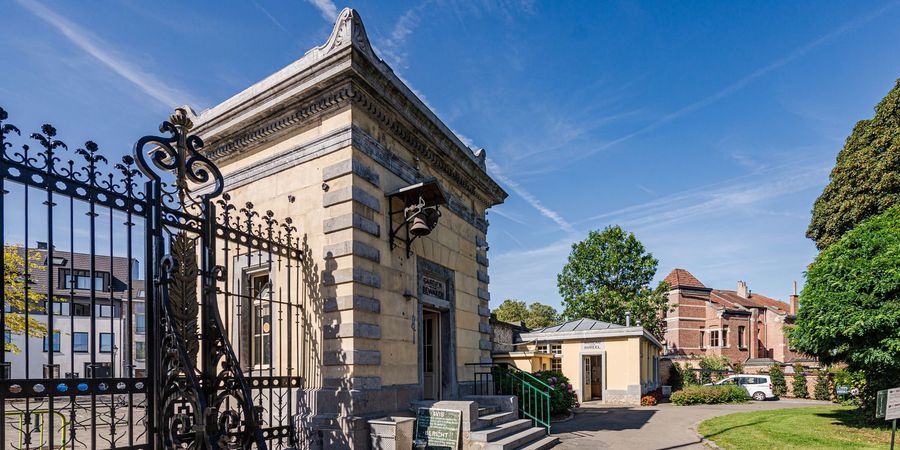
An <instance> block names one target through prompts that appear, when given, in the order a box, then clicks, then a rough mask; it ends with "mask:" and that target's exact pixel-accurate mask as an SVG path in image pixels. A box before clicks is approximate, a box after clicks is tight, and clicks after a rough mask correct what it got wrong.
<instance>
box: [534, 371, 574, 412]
mask: <svg viewBox="0 0 900 450" xmlns="http://www.w3.org/2000/svg"><path fill="white" fill-rule="evenodd" d="M533 375H534V376H535V377H537V378H538V379H539V380H541V381H543V382H544V383H547V384H548V385H550V414H552V415H554V416H559V415H563V414H567V413H568V412H569V411H571V410H572V408H575V407H577V406H581V405H579V403H578V398H577V397H576V396H575V390H574V389H572V384H571V383H569V379H568V378H567V377H566V376H565V375H563V374H562V372H558V371H555V370H542V371H539V372H535V373H534V374H533ZM519 401H521V399H520V400H519Z"/></svg>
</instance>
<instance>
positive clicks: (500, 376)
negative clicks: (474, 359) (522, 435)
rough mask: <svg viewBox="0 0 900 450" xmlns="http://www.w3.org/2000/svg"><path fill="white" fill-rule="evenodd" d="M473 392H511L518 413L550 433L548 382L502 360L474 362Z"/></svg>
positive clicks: (504, 393) (482, 393) (507, 393)
mask: <svg viewBox="0 0 900 450" xmlns="http://www.w3.org/2000/svg"><path fill="white" fill-rule="evenodd" d="M468 365H469V366H472V367H474V371H473V380H472V381H473V392H474V394H475V395H515V396H516V397H517V398H518V400H519V401H518V403H519V417H521V418H524V419H531V421H532V423H533V424H534V426H540V427H543V428H544V429H545V430H546V432H547V434H550V412H551V411H550V391H551V388H550V386H549V385H548V384H547V383H545V382H544V381H542V380H541V379H539V378H538V377H536V376H534V375H533V374H531V373H529V372H526V371H524V370H521V369H519V368H517V367H515V366H512V365H509V364H506V363H474V364H468Z"/></svg>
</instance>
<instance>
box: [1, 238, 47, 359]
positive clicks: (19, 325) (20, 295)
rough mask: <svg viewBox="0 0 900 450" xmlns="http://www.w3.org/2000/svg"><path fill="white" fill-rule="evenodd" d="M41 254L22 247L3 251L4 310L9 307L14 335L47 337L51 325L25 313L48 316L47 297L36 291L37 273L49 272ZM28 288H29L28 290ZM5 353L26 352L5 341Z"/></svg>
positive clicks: (11, 331)
mask: <svg viewBox="0 0 900 450" xmlns="http://www.w3.org/2000/svg"><path fill="white" fill-rule="evenodd" d="M42 263H43V261H42V260H41V254H40V253H38V252H28V254H27V256H26V252H25V249H24V248H23V247H22V246H17V245H8V246H6V247H4V248H3V293H4V294H3V307H4V308H7V311H8V312H7V313H6V329H7V330H8V331H9V332H10V333H11V334H16V335H24V334H26V332H27V334H28V336H31V337H44V336H46V335H47V325H46V324H45V323H44V322H43V321H40V320H38V319H37V318H35V317H34V316H29V317H28V318H27V320H26V318H25V314H24V312H25V310H26V309H27V310H28V312H29V313H30V314H44V313H45V311H46V310H45V308H44V300H46V298H47V297H46V295H44V294H42V293H40V292H38V289H35V282H34V274H35V273H36V272H39V271H44V270H46V267H45V266H44V265H43V264H42ZM26 287H27V289H26ZM4 350H5V351H8V352H13V353H19V352H21V351H22V349H20V348H19V347H18V346H16V345H15V344H13V343H12V342H4Z"/></svg>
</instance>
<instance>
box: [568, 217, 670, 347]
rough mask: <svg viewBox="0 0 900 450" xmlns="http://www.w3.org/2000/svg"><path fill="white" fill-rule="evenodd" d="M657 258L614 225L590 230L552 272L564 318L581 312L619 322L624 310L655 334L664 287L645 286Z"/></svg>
mask: <svg viewBox="0 0 900 450" xmlns="http://www.w3.org/2000/svg"><path fill="white" fill-rule="evenodd" d="M658 263H659V262H658V261H657V260H656V258H654V257H653V255H652V254H651V253H649V252H647V251H646V249H645V248H644V245H643V244H641V242H640V241H638V240H637V238H636V237H635V236H634V234H633V233H630V232H627V231H625V230H623V229H622V228H621V227H619V226H618V225H616V226H610V227H607V228H605V229H604V230H603V231H591V232H590V233H588V236H587V239H585V240H583V241H581V242H578V243H576V244H573V245H572V252H571V253H570V254H569V260H568V262H567V263H566V265H565V266H564V267H563V269H562V272H560V273H559V275H558V276H557V284H558V286H559V294H560V296H562V298H563V305H564V306H565V311H564V312H563V315H564V316H565V317H566V318H568V319H577V318H580V317H586V318H590V319H595V320H602V321H604V322H611V323H622V322H623V321H624V320H625V313H626V311H630V312H631V317H632V321H633V322H635V323H636V322H637V321H640V323H641V325H642V326H643V327H644V328H646V329H647V330H648V331H649V332H650V333H652V334H653V335H654V336H656V337H657V338H662V334H663V331H664V329H665V326H664V322H663V320H662V317H661V314H660V313H661V312H663V311H664V310H665V309H666V308H667V306H666V302H667V296H666V293H667V292H668V290H669V288H668V285H667V284H666V283H660V284H659V285H657V286H656V287H655V288H653V287H651V286H650V282H651V281H652V280H653V276H654V275H656V267H657V264H658Z"/></svg>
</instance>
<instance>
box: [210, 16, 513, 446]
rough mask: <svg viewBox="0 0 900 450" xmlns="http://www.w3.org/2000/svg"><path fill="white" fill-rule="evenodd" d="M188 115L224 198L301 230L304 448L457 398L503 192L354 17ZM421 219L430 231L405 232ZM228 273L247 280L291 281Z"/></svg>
mask: <svg viewBox="0 0 900 450" xmlns="http://www.w3.org/2000/svg"><path fill="white" fill-rule="evenodd" d="M192 119H193V121H194V123H195V124H196V127H195V129H194V132H195V133H196V134H197V135H199V136H201V137H202V138H203V139H204V141H205V146H204V149H205V150H206V153H207V155H208V156H209V157H210V158H211V159H212V160H213V161H214V162H215V163H216V164H217V165H218V166H219V168H220V169H221V171H222V173H223V174H224V177H225V184H226V186H228V187H229V194H230V195H231V197H232V198H233V199H234V200H235V201H237V202H239V203H240V202H252V203H253V204H254V205H255V208H256V210H258V211H265V210H271V211H273V212H274V216H276V217H293V218H294V223H293V225H294V226H296V227H297V229H298V230H299V233H300V234H301V235H303V243H304V245H305V247H306V249H305V250H306V254H305V259H304V262H303V264H304V267H303V280H300V282H299V283H295V284H294V285H293V286H294V288H296V289H298V290H300V291H302V298H303V305H302V308H301V312H300V313H299V317H298V318H297V320H299V321H301V322H302V324H303V329H304V330H305V331H304V333H303V336H302V337H301V339H300V342H299V343H298V344H297V349H298V351H300V352H303V354H304V355H305V359H306V362H305V363H304V364H305V365H304V367H294V368H290V370H293V371H294V373H297V372H299V373H300V374H302V376H303V377H304V386H303V389H302V392H301V395H300V397H301V398H300V399H299V403H300V405H301V408H302V409H304V410H305V411H306V413H305V414H304V417H302V418H301V420H303V421H304V422H305V423H307V424H308V426H309V427H310V428H311V429H312V430H314V431H315V433H314V434H313V439H315V440H317V442H316V443H315V444H314V445H321V446H323V447H326V448H348V447H350V448H367V447H368V443H367V441H368V439H369V436H368V428H367V424H366V420H367V419H371V418H373V417H378V416H384V415H385V414H389V413H393V412H396V411H408V408H409V407H410V405H411V404H412V403H413V402H414V401H417V400H423V399H424V400H428V399H435V400H441V399H444V400H446V399H456V398H460V397H462V396H463V395H465V394H467V393H468V390H469V389H471V385H470V384H469V383H470V380H472V371H473V368H472V367H471V366H467V364H470V363H480V362H489V361H490V355H491V339H490V331H491V330H490V325H489V315H490V313H489V309H488V302H489V299H490V294H489V293H488V282H489V278H488V258H487V254H486V252H487V241H486V234H487V227H488V222H487V220H486V219H485V211H486V210H487V209H488V208H490V207H491V206H494V205H497V204H499V203H501V202H503V201H504V199H505V198H506V197H507V194H506V192H504V191H503V189H502V188H501V187H500V186H499V185H498V184H497V183H496V182H495V181H494V180H492V179H491V177H490V176H489V175H488V174H487V172H486V170H485V152H484V150H479V151H473V149H470V148H469V147H467V146H466V145H465V144H463V143H462V142H461V141H460V140H459V138H458V137H457V136H456V135H455V134H454V133H453V132H451V130H450V129H449V128H448V127H447V126H446V125H445V124H444V123H443V122H441V120H440V119H439V118H438V117H437V116H436V115H435V114H434V112H433V111H431V110H430V109H429V108H428V107H427V106H426V105H425V104H424V103H423V102H422V101H421V100H420V99H419V98H417V97H416V95H414V94H413V92H412V91H411V90H410V89H409V87H407V86H406V85H405V84H404V83H403V82H402V81H401V80H400V79H399V78H398V77H397V76H396V75H395V74H394V72H393V71H392V70H391V68H390V67H388V65H387V64H385V62H384V61H382V60H381V59H380V58H379V57H378V56H377V55H376V54H375V53H374V52H373V50H372V46H371V44H370V42H369V39H368V37H367V35H366V31H365V28H364V27H363V24H362V22H361V20H360V18H359V15H358V14H357V13H356V12H355V11H353V10H351V9H345V10H344V11H342V12H341V14H340V16H339V18H338V20H337V23H336V24H335V27H334V30H333V31H332V33H331V36H330V37H329V38H328V40H327V42H325V44H324V45H322V46H320V47H316V48H313V49H311V50H309V51H308V52H307V53H306V54H305V55H304V56H303V57H302V58H300V59H299V60H297V61H295V62H294V63H292V64H290V65H288V66H287V67H285V68H283V69H281V70H279V71H278V72H276V73H274V74H272V75H271V76H269V77H267V78H265V79H264V80H262V81H260V82H258V83H256V84H254V85H253V86H250V87H249V88H247V89H246V90H244V91H243V92H240V93H238V94H237V95H235V96H233V97H231V98H229V99H227V100H225V101H224V102H222V103H221V104H219V105H217V106H215V107H213V108H211V109H209V110H206V111H203V112H202V113H200V114H199V115H195V117H193V118H192ZM419 202H422V205H419ZM435 205H436V206H437V207H438V210H439V211H440V215H439V217H437V223H436V226H434V225H435V224H434V222H433V220H434V218H435V216H436V214H432V215H431V216H429V218H428V220H425V221H423V222H422V223H412V224H411V225H408V224H409V222H404V220H405V219H406V218H407V215H408V214H410V213H409V211H415V208H416V207H417V206H425V207H427V208H430V207H432V206H435ZM409 208H413V209H412V210H410V209H409ZM429 221H431V222H429ZM423 226H424V227H426V228H428V227H432V228H433V230H430V231H431V232H430V233H429V234H427V235H422V236H421V237H417V236H418V235H417V234H416V233H419V234H424V232H425V231H428V230H425V229H424V228H422V227H423ZM417 227H418V228H417ZM412 238H415V239H412ZM242 270H243V271H244V273H245V277H244V280H243V281H242V282H243V283H245V284H247V285H248V286H251V287H252V286H256V285H260V286H263V285H265V286H268V287H267V289H272V290H273V291H274V292H277V291H278V290H279V289H286V288H288V286H291V285H290V284H288V283H287V282H286V280H277V279H276V280H268V279H265V280H264V281H259V282H255V281H254V277H257V276H267V275H266V273H265V271H264V268H261V267H256V268H254V267H251V266H247V267H244V268H243V269H242ZM259 274H262V275H259ZM248 332H252V333H253V334H254V335H256V334H260V333H266V332H268V331H266V330H262V331H260V330H255V329H254V330H248ZM273 340H274V343H272V344H265V345H275V346H279V345H284V344H283V342H280V341H279V339H278V338H277V337H275V339H273ZM273 340H269V341H266V340H260V341H259V342H263V343H265V342H272V341H273ZM268 363H269V364H278V362H277V361H274V362H271V361H270V362H268Z"/></svg>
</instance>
